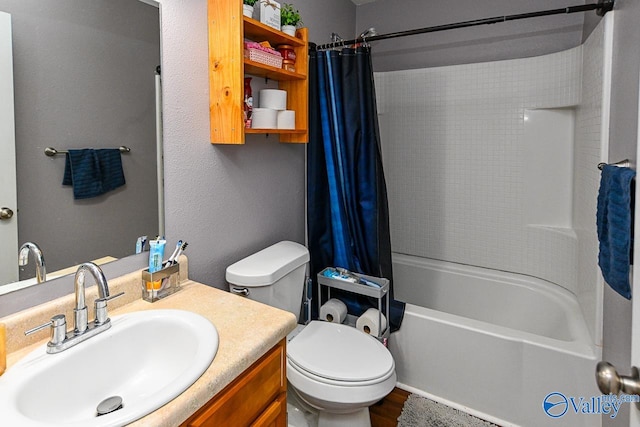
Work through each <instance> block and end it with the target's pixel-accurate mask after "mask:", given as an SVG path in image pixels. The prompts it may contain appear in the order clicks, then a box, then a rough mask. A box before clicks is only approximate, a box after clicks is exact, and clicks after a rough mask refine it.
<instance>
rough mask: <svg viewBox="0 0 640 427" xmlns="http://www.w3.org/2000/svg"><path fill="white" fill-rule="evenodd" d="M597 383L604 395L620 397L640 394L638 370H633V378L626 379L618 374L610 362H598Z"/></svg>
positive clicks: (633, 368) (639, 374)
mask: <svg viewBox="0 0 640 427" xmlns="http://www.w3.org/2000/svg"><path fill="white" fill-rule="evenodd" d="M596 382H597V383H598V388H599V389H600V391H601V392H602V393H604V394H611V393H613V394H615V395H619V394H620V393H621V392H622V393H625V394H640V373H639V372H638V368H636V367H635V366H633V367H632V368H631V376H628V377H625V376H622V375H620V374H618V371H617V370H616V368H615V366H613V365H612V364H611V363H609V362H598V365H597V366H596Z"/></svg>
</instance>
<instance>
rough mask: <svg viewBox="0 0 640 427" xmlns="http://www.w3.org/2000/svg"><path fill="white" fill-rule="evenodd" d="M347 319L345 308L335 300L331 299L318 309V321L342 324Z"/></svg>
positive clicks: (340, 302)
mask: <svg viewBox="0 0 640 427" xmlns="http://www.w3.org/2000/svg"><path fill="white" fill-rule="evenodd" d="M346 318H347V306H346V305H345V304H344V303H343V302H342V301H340V300H339V299H337V298H331V299H330V300H329V301H327V302H325V303H324V304H322V306H321V307H320V319H322V320H326V321H327V322H332V323H342V322H344V319H346Z"/></svg>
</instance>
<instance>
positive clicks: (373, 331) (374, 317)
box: [356, 308, 387, 336]
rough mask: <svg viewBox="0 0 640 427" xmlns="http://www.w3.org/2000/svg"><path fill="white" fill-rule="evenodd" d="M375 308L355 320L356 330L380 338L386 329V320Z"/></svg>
mask: <svg viewBox="0 0 640 427" xmlns="http://www.w3.org/2000/svg"><path fill="white" fill-rule="evenodd" d="M378 313H380V312H379V311H378V310H377V309H375V308H370V309H368V310H367V311H365V312H364V314H363V315H362V316H360V317H358V320H356V329H359V330H361V331H362V332H364V333H366V334H370V335H374V336H380V334H381V333H382V332H384V331H385V329H387V318H386V317H384V314H382V313H380V317H378Z"/></svg>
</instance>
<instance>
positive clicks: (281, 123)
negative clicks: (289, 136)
mask: <svg viewBox="0 0 640 427" xmlns="http://www.w3.org/2000/svg"><path fill="white" fill-rule="evenodd" d="M295 128H296V112H295V111H293V110H282V111H278V129H295Z"/></svg>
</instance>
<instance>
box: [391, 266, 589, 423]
mask: <svg viewBox="0 0 640 427" xmlns="http://www.w3.org/2000/svg"><path fill="white" fill-rule="evenodd" d="M393 269H394V292H395V297H396V299H398V300H401V301H408V302H410V303H411V304H407V307H406V311H405V316H404V320H403V323H402V327H401V328H400V330H399V331H398V332H395V333H393V334H392V335H391V338H390V340H389V348H390V350H391V353H392V354H393V356H394V359H395V362H396V371H397V374H398V385H399V386H400V387H401V388H404V389H406V390H409V391H411V392H414V393H417V394H421V395H423V396H425V397H429V398H431V399H434V400H436V401H439V402H441V403H445V404H448V405H450V406H454V407H456V408H458V409H461V410H463V411H465V412H469V413H472V414H474V415H476V416H479V417H481V418H484V419H486V420H489V421H492V422H494V423H496V424H499V425H501V426H508V425H516V426H600V425H601V416H600V415H586V414H581V413H579V414H576V413H575V412H574V410H573V409H572V408H570V407H569V408H568V409H569V410H568V411H567V413H566V414H565V415H563V416H562V417H559V418H555V419H554V418H550V417H549V416H548V415H547V414H546V413H545V412H544V411H543V407H542V403H543V400H544V398H545V397H546V396H547V395H548V394H549V393H552V392H560V393H562V394H563V395H565V396H566V397H567V398H569V397H571V396H573V397H576V398H578V397H585V398H591V397H592V396H600V395H601V393H600V392H599V391H598V389H597V386H596V384H595V375H594V372H595V364H596V362H597V360H598V359H599V350H598V349H597V348H596V347H595V346H594V345H593V344H592V342H591V338H590V335H589V332H588V330H587V327H586V325H585V322H584V319H583V317H582V313H581V311H580V307H579V306H578V302H577V301H576V299H575V297H574V296H573V295H572V294H571V293H569V292H568V291H566V290H564V289H562V288H560V287H559V286H555V285H553V284H551V283H549V282H546V281H543V280H539V279H535V278H532V277H528V276H522V275H517V274H512V273H505V272H500V271H495V270H487V269H483V268H478V267H470V266H464V265H459V264H453V263H448V262H442V261H435V260H430V259H426V258H419V257H413V256H407V255H400V254H394V255H393Z"/></svg>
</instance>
